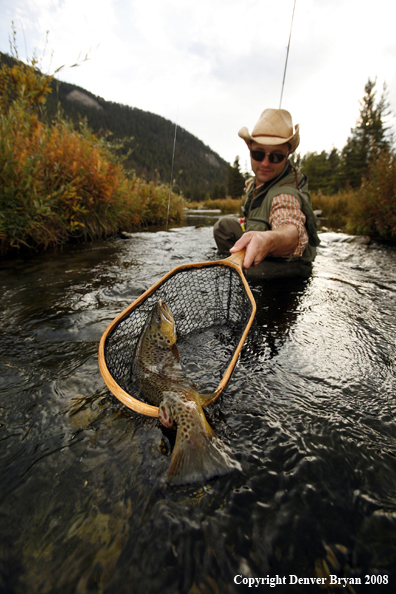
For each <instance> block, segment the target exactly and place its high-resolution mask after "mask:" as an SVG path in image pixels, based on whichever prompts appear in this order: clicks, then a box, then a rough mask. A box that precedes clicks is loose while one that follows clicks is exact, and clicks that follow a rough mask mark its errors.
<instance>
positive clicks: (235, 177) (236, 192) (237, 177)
mask: <svg viewBox="0 0 396 594" xmlns="http://www.w3.org/2000/svg"><path fill="white" fill-rule="evenodd" d="M244 190H245V177H244V176H243V174H242V173H241V168H240V165H239V157H235V161H234V165H230V164H228V166H227V193H228V194H229V196H231V198H240V197H241V196H242V194H243V192H244Z"/></svg>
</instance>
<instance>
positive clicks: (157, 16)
mask: <svg viewBox="0 0 396 594" xmlns="http://www.w3.org/2000/svg"><path fill="white" fill-rule="evenodd" d="M1 1H2V2H4V10H3V19H2V22H1V23H0V49H1V50H2V51H8V37H9V34H10V23H11V19H14V21H15V25H16V27H17V29H18V39H19V45H20V48H21V47H23V52H20V55H21V56H22V55H26V53H27V55H31V53H32V51H33V50H34V49H35V48H38V49H39V50H40V48H41V50H42V48H43V47H44V43H45V33H46V31H47V30H49V32H50V33H49V43H48V50H47V58H48V62H47V63H46V64H47V65H46V68H48V69H51V68H52V69H55V68H56V67H58V66H59V65H61V64H66V65H70V64H72V63H73V62H74V61H76V59H77V57H78V56H79V54H80V59H81V58H83V57H84V56H85V54H86V53H87V52H88V51H89V50H90V48H92V51H91V54H90V55H91V59H90V60H89V61H88V62H85V63H84V64H83V65H82V66H81V68H73V69H67V68H65V69H64V70H62V72H61V73H60V75H59V76H60V78H61V79H62V80H67V81H69V82H72V83H74V84H77V85H79V86H82V87H84V88H86V89H88V90H89V91H91V92H93V93H95V94H96V95H99V96H102V97H104V98H105V99H107V100H110V101H117V102H120V103H124V104H128V105H131V106H135V107H139V108H141V109H145V110H148V111H151V112H154V113H157V114H159V115H162V116H164V117H166V118H168V119H170V120H172V121H175V120H176V119H177V120H178V124H179V125H180V126H182V127H183V128H185V129H187V130H188V131H189V132H191V133H192V134H195V135H196V136H198V138H200V139H201V140H202V141H203V142H204V143H205V144H207V145H209V146H210V147H211V148H213V149H214V150H215V151H217V152H218V153H219V154H220V155H221V156H222V157H223V158H225V159H226V160H228V161H230V162H232V161H233V160H234V158H235V156H236V155H238V154H239V155H240V156H241V158H242V159H243V155H244V153H245V146H244V144H243V143H242V142H241V141H240V139H239V138H238V135H237V132H238V130H239V129H240V128H241V127H242V126H244V125H246V126H248V127H249V128H250V129H251V128H252V126H253V125H254V124H255V122H256V120H257V119H258V117H259V115H260V113H261V112H262V111H263V109H265V108H266V107H278V105H279V100H280V93H281V86H282V78H283V72H284V66H285V59H286V48H287V43H288V40H289V33H290V24H291V18H292V11H293V5H294V0H283V1H282V2H278V3H274V2H273V1H272V0H271V1H270V0H244V2H243V3H241V2H240V0H200V2H199V3H186V2H185V0H150V2H143V1H142V0H102V2H101V3H100V6H99V5H98V4H97V2H95V1H94V0H63V1H58V0H30V2H29V3H26V1H25V0H13V2H12V3H5V0H1ZM391 7H392V4H391V3H390V1H389V0H376V3H375V10H372V5H370V4H368V3H362V2H358V1H357V0H303V1H302V0H297V2H296V9H295V15H294V22H293V31H292V36H291V45H290V53H289V60H288V66H287V73H286V81H285V87H284V94H283V101H282V107H284V108H286V109H289V110H290V111H291V113H292V115H293V118H294V121H295V123H300V125H301V137H302V141H301V151H302V152H306V151H321V150H323V149H325V150H331V148H332V146H333V145H334V146H336V147H337V148H342V146H343V144H344V143H345V141H346V139H347V137H348V135H349V133H350V129H351V127H353V126H354V125H355V121H356V118H357V117H358V114H359V99H361V97H362V96H363V92H364V85H365V83H366V82H367V79H368V77H369V76H370V77H371V78H375V77H377V81H378V88H379V89H381V87H382V83H383V81H384V80H387V82H388V87H389V99H390V101H391V103H392V105H393V106H394V107H396V78H395V74H394V57H395V53H396V46H395V44H394V43H393V41H392V40H393V20H392V19H391V18H387V17H388V16H389V15H390V10H391ZM22 27H23V32H22ZM24 37H25V38H26V46H27V49H26V53H25V49H24V44H25V42H24ZM52 50H53V51H54V57H53V62H52V65H50V62H49V58H50V55H51V51H52Z"/></svg>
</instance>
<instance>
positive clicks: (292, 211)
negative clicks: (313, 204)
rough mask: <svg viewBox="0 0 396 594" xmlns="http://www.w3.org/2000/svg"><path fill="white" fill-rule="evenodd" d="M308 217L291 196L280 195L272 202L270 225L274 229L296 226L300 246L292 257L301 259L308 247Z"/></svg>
mask: <svg viewBox="0 0 396 594" xmlns="http://www.w3.org/2000/svg"><path fill="white" fill-rule="evenodd" d="M305 221H306V217H305V214H304V213H303V211H302V210H301V206H300V203H299V201H298V199H297V198H296V197H295V196H292V195H291V194H279V196H275V198H274V199H273V200H272V205H271V211H270V216H269V223H270V225H271V228H272V229H278V228H279V227H282V225H289V224H292V225H295V226H296V227H297V231H298V246H297V248H296V249H295V250H294V252H293V253H292V254H290V256H293V257H300V256H302V255H303V253H304V250H305V248H306V247H307V245H308V233H307V230H306V228H305Z"/></svg>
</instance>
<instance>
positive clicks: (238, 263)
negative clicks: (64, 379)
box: [98, 249, 256, 417]
mask: <svg viewBox="0 0 396 594" xmlns="http://www.w3.org/2000/svg"><path fill="white" fill-rule="evenodd" d="M244 257H245V249H242V250H241V251H239V252H235V254H232V255H231V256H229V257H228V258H225V259H223V260H213V261H209V262H198V263H194V264H181V265H180V266H177V267H176V268H174V269H173V270H171V271H170V272H168V273H167V274H166V275H165V276H163V277H162V278H161V279H160V280H159V281H157V282H156V283H155V284H154V285H153V286H152V287H151V288H150V289H147V291H145V292H144V293H143V295H140V297H138V298H137V299H135V301H134V302H133V303H131V304H130V305H128V307H127V308H126V309H124V311H122V312H121V313H120V314H118V316H116V317H115V318H114V320H113V321H112V322H111V323H110V324H109V325H108V327H107V328H106V330H105V331H104V333H103V334H102V337H101V339H100V343H99V353H98V359H99V369H100V373H101V375H102V377H103V380H104V382H105V384H106V385H107V387H108V388H109V390H110V392H111V393H112V394H113V395H114V396H115V397H116V398H118V400H120V402H122V403H123V404H124V405H125V406H127V407H128V408H130V409H132V410H134V411H135V412H137V413H140V414H142V415H146V416H148V417H158V406H152V405H151V404H146V403H145V402H142V401H141V400H138V399H137V398H134V397H133V396H131V395H130V394H128V392H126V391H125V390H123V389H122V388H121V386H119V385H118V384H117V382H116V381H115V380H114V378H113V376H112V375H111V373H110V372H109V370H108V368H107V365H106V359H105V343H106V339H107V337H108V336H109V334H110V332H112V330H113V329H114V328H115V327H116V326H117V324H118V322H119V321H121V320H122V319H123V318H125V317H126V316H127V315H128V314H129V313H130V311H131V310H132V309H134V308H135V307H136V306H137V305H139V303H140V302H141V301H143V300H144V299H145V298H146V297H148V296H149V295H151V294H152V293H153V292H154V291H155V290H156V288H157V287H158V286H159V285H161V284H162V283H163V282H164V281H165V280H166V279H167V278H169V277H170V276H172V275H173V274H175V272H178V271H181V270H188V269H189V268H200V267H206V266H218V265H219V264H220V265H221V264H223V265H225V266H231V267H232V268H235V269H236V270H237V271H238V273H239V274H240V275H241V278H242V282H243V284H244V286H245V290H246V292H247V294H248V297H249V300H250V302H251V304H252V313H251V316H250V318H249V321H248V323H247V325H246V328H245V331H244V333H243V335H242V338H241V340H240V341H239V344H238V346H237V348H236V349H235V353H234V356H233V358H232V360H231V362H230V364H229V366H228V368H227V370H226V373H225V374H224V376H223V379H222V380H221V382H220V384H219V386H218V387H217V389H216V390H215V392H214V393H213V398H212V399H211V400H210V401H208V402H206V403H205V406H207V405H208V404H211V403H212V402H214V401H215V400H216V399H217V398H218V397H219V396H220V394H221V392H222V391H223V390H224V388H225V386H226V385H227V383H228V380H229V379H230V377H231V374H232V371H233V369H234V367H235V364H236V361H237V359H238V357H239V353H240V351H241V349H242V346H243V343H244V342H245V340H246V337H247V335H248V332H249V330H250V326H251V325H252V323H253V319H254V316H255V315H256V302H255V300H254V297H253V294H252V292H251V290H250V287H249V285H248V282H247V280H246V278H245V276H244V274H243V272H242V263H243V260H244Z"/></svg>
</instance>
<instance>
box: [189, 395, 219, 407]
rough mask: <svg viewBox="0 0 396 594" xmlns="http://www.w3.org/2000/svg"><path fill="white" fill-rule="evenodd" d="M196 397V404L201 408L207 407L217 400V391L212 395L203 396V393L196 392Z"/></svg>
mask: <svg viewBox="0 0 396 594" xmlns="http://www.w3.org/2000/svg"><path fill="white" fill-rule="evenodd" d="M194 396H195V400H196V402H198V403H199V404H200V405H201V406H205V405H207V404H209V403H210V402H212V400H214V399H215V398H217V391H216V392H211V393H210V394H201V392H196V394H195V395H194Z"/></svg>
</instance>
